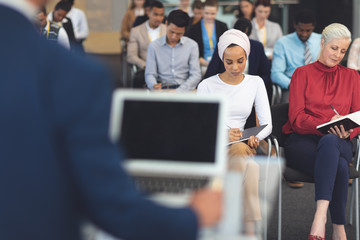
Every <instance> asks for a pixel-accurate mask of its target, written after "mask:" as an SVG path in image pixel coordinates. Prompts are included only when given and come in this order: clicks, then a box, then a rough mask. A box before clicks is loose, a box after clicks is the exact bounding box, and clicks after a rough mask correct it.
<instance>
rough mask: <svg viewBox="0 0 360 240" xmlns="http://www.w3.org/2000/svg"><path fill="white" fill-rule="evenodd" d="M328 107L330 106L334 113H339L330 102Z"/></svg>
mask: <svg viewBox="0 0 360 240" xmlns="http://www.w3.org/2000/svg"><path fill="white" fill-rule="evenodd" d="M330 107H331V108H332V110H334V112H335V113H336V115H340V114H339V113H338V112H337V111H336V109H335V108H334V107H333V106H332V105H331V104H330Z"/></svg>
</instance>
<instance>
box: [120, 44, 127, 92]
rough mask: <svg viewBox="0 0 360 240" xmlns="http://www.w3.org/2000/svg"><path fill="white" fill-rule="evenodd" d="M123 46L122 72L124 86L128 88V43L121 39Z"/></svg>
mask: <svg viewBox="0 0 360 240" xmlns="http://www.w3.org/2000/svg"><path fill="white" fill-rule="evenodd" d="M120 44H121V71H122V86H123V87H126V81H127V71H128V70H127V67H128V66H127V60H126V54H127V45H126V41H125V40H124V39H123V38H121V39H120Z"/></svg>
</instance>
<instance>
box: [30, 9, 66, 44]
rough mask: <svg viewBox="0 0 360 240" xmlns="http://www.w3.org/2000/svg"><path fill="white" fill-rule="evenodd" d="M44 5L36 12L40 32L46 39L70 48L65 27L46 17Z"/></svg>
mask: <svg viewBox="0 0 360 240" xmlns="http://www.w3.org/2000/svg"><path fill="white" fill-rule="evenodd" d="M46 16H47V14H46V9H45V7H44V8H42V9H41V11H40V12H39V13H38V14H37V17H38V19H39V23H40V33H41V35H42V36H44V37H45V38H46V39H47V40H50V41H57V42H58V43H59V44H60V45H62V46H63V47H65V48H66V49H68V50H70V42H69V38H68V35H67V33H66V31H65V29H64V28H63V27H61V26H59V25H57V24H55V23H53V22H51V21H49V20H47V19H46Z"/></svg>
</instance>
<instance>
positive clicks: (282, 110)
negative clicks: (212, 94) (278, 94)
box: [271, 103, 360, 239]
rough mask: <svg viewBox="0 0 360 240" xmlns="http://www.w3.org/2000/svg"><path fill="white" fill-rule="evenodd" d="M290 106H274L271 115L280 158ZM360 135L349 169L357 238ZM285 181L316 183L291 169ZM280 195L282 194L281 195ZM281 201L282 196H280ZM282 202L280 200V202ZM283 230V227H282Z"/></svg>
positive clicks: (273, 134) (286, 104)
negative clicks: (283, 129)
mask: <svg viewBox="0 0 360 240" xmlns="http://www.w3.org/2000/svg"><path fill="white" fill-rule="evenodd" d="M288 111H289V104H288V103H282V104H277V105H273V106H272V107H271V115H272V121H273V130H272V140H273V143H274V145H275V149H276V154H277V156H278V157H280V155H282V154H281V152H282V151H281V150H282V149H281V148H283V147H284V142H285V134H283V133H282V126H283V125H284V124H285V123H286V122H287V121H288ZM359 136H360V135H358V136H357V137H356V148H355V154H354V158H353V164H352V166H350V167H349V169H350V179H353V185H352V189H351V197H350V207H349V224H351V225H352V223H353V206H354V197H355V209H356V217H355V219H356V238H355V239H360V238H359V236H360V235H359V158H360V155H359V150H360V137H359ZM283 176H284V178H285V180H287V181H295V182H307V183H314V178H313V177H311V176H308V175H306V174H304V173H302V172H300V171H297V170H295V169H293V168H290V167H287V166H286V167H285V170H284V174H283ZM279 195H280V194H279ZM279 199H281V195H280V196H279ZM279 201H280V200H279ZM280 228H281V227H280Z"/></svg>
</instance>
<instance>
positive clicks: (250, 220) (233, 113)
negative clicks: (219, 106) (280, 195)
mask: <svg viewBox="0 0 360 240" xmlns="http://www.w3.org/2000/svg"><path fill="white" fill-rule="evenodd" d="M218 49H219V56H220V58H221V59H222V61H223V62H224V66H225V72H223V73H220V74H217V75H214V76H212V77H209V78H207V79H205V80H204V81H202V82H201V83H200V84H199V86H198V90H197V94H198V95H210V94H214V95H215V94H216V95H223V96H225V97H226V98H227V100H228V114H227V119H226V125H227V126H228V127H229V142H233V141H237V140H239V139H240V137H241V135H242V131H244V127H245V123H246V120H247V119H248V117H249V115H250V113H251V111H252V108H253V107H255V111H256V115H257V117H258V120H259V124H260V125H265V124H267V126H266V127H265V128H264V129H263V130H262V131H261V132H260V133H259V134H258V135H256V136H251V137H250V139H249V140H248V141H247V142H237V143H233V144H231V145H230V146H229V168H232V169H234V168H236V169H238V170H240V171H245V174H244V175H245V180H244V191H245V199H244V205H245V207H244V210H245V212H244V221H245V232H247V233H251V232H252V229H253V228H254V221H257V220H260V219H261V213H260V207H259V199H258V181H259V169H258V165H257V164H256V163H255V162H254V161H244V159H245V158H248V157H249V156H254V155H256V150H257V148H258V147H259V142H260V141H261V140H263V139H264V138H266V137H267V136H268V135H270V133H271V131H272V122H271V112H270V106H269V101H268V96H267V93H266V88H265V85H264V81H263V80H262V79H261V78H260V77H259V76H253V75H247V74H244V73H243V72H244V69H245V66H246V61H247V58H248V56H249V53H250V42H249V38H248V36H247V35H246V34H245V33H243V32H241V31H239V30H236V29H231V30H228V31H226V32H225V33H224V34H223V35H221V37H220V39H219V42H218Z"/></svg>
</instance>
